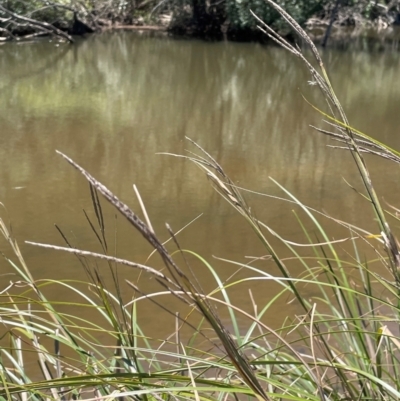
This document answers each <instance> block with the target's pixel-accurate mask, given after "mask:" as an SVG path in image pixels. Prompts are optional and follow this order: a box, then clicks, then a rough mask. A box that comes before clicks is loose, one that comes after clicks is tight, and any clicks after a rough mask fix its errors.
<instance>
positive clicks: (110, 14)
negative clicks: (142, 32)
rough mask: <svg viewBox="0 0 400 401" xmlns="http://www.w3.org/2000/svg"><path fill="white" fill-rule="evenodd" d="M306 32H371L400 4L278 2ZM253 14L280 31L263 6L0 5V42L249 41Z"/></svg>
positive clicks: (391, 21)
mask: <svg viewBox="0 0 400 401" xmlns="http://www.w3.org/2000/svg"><path fill="white" fill-rule="evenodd" d="M277 3H278V4H279V5H280V6H282V7H284V8H285V9H286V10H287V11H288V12H289V13H290V14H291V15H292V16H293V17H294V19H295V20H296V21H297V22H298V23H299V24H300V25H301V26H306V27H308V28H314V27H317V28H318V29H319V30H320V31H321V30H325V31H326V30H328V29H329V30H330V29H332V27H333V28H334V29H335V27H343V26H345V27H365V26H367V27H370V26H373V27H376V28H378V29H379V30H380V31H382V30H384V29H385V28H389V27H391V26H394V25H399V24H400V0H279V1H278V2H277ZM250 10H251V11H253V12H254V13H255V14H256V15H257V16H258V17H259V18H261V19H262V20H263V21H265V22H266V23H267V24H269V25H271V26H272V27H273V28H274V29H277V30H278V31H281V33H283V34H284V35H289V34H290V32H287V31H286V32H285V28H284V24H283V22H282V18H281V16H280V15H279V14H278V13H277V11H276V10H275V9H273V8H272V7H271V6H270V5H269V4H268V3H267V2H265V1H264V0H82V1H81V0H55V1H47V0H25V1H21V0H0V41H2V42H4V41H9V40H21V39H31V38H34V37H37V36H43V35H55V36H57V37H59V38H61V39H62V40H65V41H70V42H72V41H73V36H74V35H82V34H86V33H91V32H101V31H104V30H108V29H115V28H128V27H129V28H134V29H135V27H137V29H163V30H167V31H170V32H172V33H174V34H178V35H189V36H197V37H203V38H208V39H222V38H227V39H233V40H254V39H261V38H262V37H263V36H262V35H261V33H260V31H259V30H257V26H256V21H255V19H254V18H253V17H252V15H251V11H250Z"/></svg>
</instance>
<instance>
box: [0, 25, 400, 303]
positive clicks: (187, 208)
mask: <svg viewBox="0 0 400 401" xmlns="http://www.w3.org/2000/svg"><path fill="white" fill-rule="evenodd" d="M399 57H400V56H399V53H398V52H395V53H390V52H386V53H385V52H381V53H367V52H348V53H346V52H340V51H334V50H327V51H325V53H324V58H325V62H326V65H328V66H329V69H330V72H331V77H332V82H333V84H334V86H335V88H336V91H337V95H338V96H339V97H340V99H342V101H343V105H344V106H345V109H346V110H347V112H348V116H349V119H350V121H351V122H352V123H353V124H354V125H355V126H356V127H357V128H360V129H362V130H366V133H368V134H371V135H373V136H376V137H377V138H378V139H380V140H383V141H386V142H388V143H389V144H390V145H391V146H393V147H397V148H398V149H399V148H400V137H399V136H398V135H396V134H397V132H398V124H399V115H398V105H399V101H400V85H396V84H395V83H396V82H397V80H398V79H397V78H398V77H399V76H400V71H399V69H400V63H399ZM0 69H1V71H2V74H1V76H0V88H1V92H2V96H1V97H0V110H1V111H0V126H1V132H0V145H1V146H0V156H1V160H2V169H1V170H0V196H1V199H0V200H1V201H2V202H4V203H5V205H6V207H7V210H8V211H9V213H10V218H11V220H12V223H13V228H14V232H15V234H16V236H17V238H18V239H19V240H20V241H21V242H22V240H25V239H29V240H36V241H39V242H50V243H57V244H61V243H62V241H61V240H60V238H59V237H58V235H57V234H56V232H55V230H54V228H53V224H54V223H59V225H60V226H61V227H64V228H65V230H66V232H67V234H68V235H69V236H71V238H73V242H74V243H75V244H79V246H81V247H86V248H89V249H93V250H98V249H97V245H96V243H95V240H94V237H93V235H92V233H91V232H90V230H89V229H88V227H87V224H86V222H85V220H84V217H83V214H82V211H81V210H82V208H83V207H84V208H85V209H88V210H91V207H90V196H89V191H88V187H87V184H86V183H85V182H84V180H83V179H82V178H81V177H79V175H78V174H77V173H76V172H75V171H73V169H72V168H71V167H69V166H68V165H67V164H66V163H65V162H63V161H62V160H60V158H59V157H57V156H56V155H55V149H59V150H62V151H63V152H64V153H66V154H67V155H69V156H71V157H72V158H74V159H75V160H76V161H77V162H78V163H81V164H82V165H83V166H84V167H85V168H87V169H88V170H89V171H90V172H91V173H92V174H93V175H94V176H96V177H97V178H98V179H99V180H100V181H102V182H103V183H105V184H106V185H108V186H109V187H110V189H111V190H113V191H114V192H115V193H116V194H118V196H120V198H121V199H123V200H124V201H125V202H127V203H128V204H130V205H132V206H133V207H134V208H135V210H138V203H137V201H136V200H135V197H134V193H133V190H132V184H133V183H135V184H137V186H138V188H139V190H140V192H141V194H142V196H143V198H144V201H145V202H146V205H147V208H148V212H149V214H150V216H151V218H152V221H153V224H154V226H155V227H156V230H157V232H159V233H161V236H162V238H167V234H166V232H165V229H164V222H166V221H167V222H168V223H170V224H171V225H172V227H173V228H174V229H175V230H178V229H179V228H180V227H182V226H184V225H185V224H186V223H188V222H189V221H190V220H192V219H193V218H194V217H196V216H197V215H199V214H200V213H204V215H203V216H202V217H201V218H200V219H199V220H198V221H196V223H194V224H193V225H192V226H191V227H189V228H188V229H187V230H186V231H185V232H184V233H183V234H182V235H181V241H182V242H183V244H184V246H185V247H187V248H191V249H193V250H195V251H197V252H199V253H200V254H202V255H203V256H205V257H206V258H207V259H210V260H211V255H218V256H222V257H226V258H229V259H234V260H241V261H244V260H245V259H244V257H245V256H248V255H251V256H255V255H263V254H265V251H264V250H263V249H262V248H261V246H260V244H259V243H258V242H257V240H256V239H255V237H254V236H253V234H252V233H251V231H250V230H249V228H248V227H247V226H246V224H245V223H243V222H242V220H241V219H240V217H238V216H237V215H236V214H235V212H234V211H233V210H232V209H231V208H230V207H229V206H227V205H226V204H225V203H224V202H223V201H221V200H220V199H219V198H218V197H217V196H216V195H215V194H213V192H212V190H211V189H210V185H209V183H208V182H207V180H206V179H205V178H204V177H203V176H202V175H201V173H199V172H198V170H197V169H196V168H195V167H194V166H191V165H189V164H188V163H185V162H183V161H182V160H179V159H175V158H172V157H169V156H161V155H156V153H157V152H164V151H166V152H176V153H182V152H184V150H185V149H191V150H194V148H193V147H191V146H190V145H189V144H188V143H187V142H186V141H185V140H184V137H185V135H187V136H189V137H191V138H192V139H194V140H196V141H198V142H199V143H200V144H201V145H202V146H203V147H204V148H205V149H206V150H207V151H209V152H210V153H211V154H212V155H213V156H214V157H215V158H216V159H217V160H218V161H219V162H220V163H221V164H222V165H223V166H224V168H225V169H226V171H227V173H228V174H229V175H230V176H231V177H232V179H233V180H234V181H235V182H237V183H238V185H240V186H243V187H247V188H250V189H252V190H255V191H260V192H266V193H270V194H272V195H279V196H282V195H283V192H282V191H281V190H279V189H278V187H277V186H276V185H274V184H273V183H272V182H271V181H270V180H269V178H268V177H269V176H272V177H273V178H275V179H276V180H277V181H278V182H279V183H280V184H282V185H283V186H285V187H286V188H288V189H289V190H290V191H292V192H293V193H294V194H295V195H296V196H297V197H298V198H299V199H300V200H302V201H304V202H306V203H307V204H309V205H311V206H314V207H316V208H318V209H323V210H326V211H327V212H328V213H330V214H331V215H334V216H337V217H339V218H342V219H346V220H350V221H352V222H355V223H358V224H361V225H363V226H364V227H366V228H370V229H375V228H374V227H373V225H371V213H370V210H369V206H368V205H367V204H366V202H364V201H363V200H361V199H360V197H358V196H357V195H355V194H354V192H353V191H352V190H351V189H349V188H348V187H347V185H346V184H345V182H344V181H343V180H342V177H344V178H346V179H347V180H348V181H349V182H350V183H351V184H352V185H355V186H357V188H361V183H360V180H359V178H358V176H357V172H356V169H355V167H354V165H353V162H352V160H351V158H350V157H349V155H347V154H345V153H344V152H341V151H337V150H332V149H328V148H326V147H325V146H324V145H325V144H326V143H328V140H327V139H326V138H324V137H322V136H320V135H319V134H317V133H316V132H313V131H312V130H311V129H310V128H308V125H309V124H314V125H321V118H320V116H319V115H318V114H317V113H316V112H314V111H313V110H312V108H311V107H310V106H309V105H307V103H306V102H305V101H304V100H303V99H302V97H301V94H304V95H305V96H306V97H307V99H308V100H309V101H310V102H312V103H313V104H317V105H318V106H319V107H323V103H321V95H320V93H319V92H318V90H317V89H316V88H315V87H310V86H308V85H307V81H308V80H309V79H310V76H309V74H308V73H307V72H306V71H305V70H304V68H302V67H300V64H299V61H298V60H297V59H295V58H294V57H292V56H290V55H288V54H287V53H286V52H284V51H282V50H280V49H277V48H265V47H262V46H260V45H255V44H234V43H202V42H198V41H186V40H180V41H174V40H171V39H168V38H158V39H157V38H149V37H146V36H143V37H141V36H139V35H135V34H132V33H126V34H123V33H119V34H105V35H99V36H93V37H91V38H89V39H87V40H85V41H82V42H80V43H77V45H74V46H69V45H65V46H60V47H57V48H56V47H54V45H52V44H49V43H46V42H43V43H40V44H36V45H24V46H18V45H4V46H2V47H0ZM370 163H371V165H372V166H373V176H377V177H378V180H377V181H376V186H377V190H378V191H379V192H380V193H382V194H383V195H384V196H385V199H387V201H388V202H389V203H393V204H397V205H398V203H396V202H398V199H397V198H396V197H395V190H394V189H395V188H397V186H396V185H397V182H398V172H397V168H395V169H393V167H392V171H390V174H388V173H387V169H389V168H390V164H388V163H384V162H382V161H381V160H371V161H370ZM15 187H22V188H20V189H19V190H16V189H15ZM13 188H14V189H13ZM247 198H248V199H249V202H250V203H251V204H252V206H253V208H254V210H255V213H256V214H257V216H258V217H259V218H260V219H261V220H263V221H265V222H267V223H268V224H270V225H271V227H272V228H273V229H274V230H276V231H278V232H280V233H282V235H283V236H284V237H285V238H287V239H290V240H292V241H297V242H305V238H304V236H303V234H302V231H301V228H300V226H299V225H298V224H297V223H296V222H295V218H294V216H293V213H292V212H291V210H292V209H293V205H283V204H282V202H278V201H275V200H268V199H265V198H260V197H257V196H255V195H250V194H248V195H247ZM105 212H106V214H107V217H108V218H109V223H108V224H109V236H110V240H111V241H113V232H114V229H113V227H114V219H113V216H114V212H113V211H112V209H111V208H108V207H106V206H105ZM91 216H93V213H91ZM93 217H94V216H93ZM120 220H121V219H120ZM329 235H330V236H332V237H335V238H338V237H340V236H343V235H347V234H346V233H343V231H342V230H340V229H338V228H337V227H336V226H334V225H330V226H329ZM3 248H4V246H3V245H2V249H3ZM23 248H24V251H25V252H26V255H27V260H28V263H30V265H31V267H32V268H33V270H35V271H36V272H37V274H40V275H49V274H50V275H54V276H55V277H56V276H57V277H60V276H62V275H64V274H67V275H74V274H77V273H76V272H77V271H78V269H79V267H77V265H76V264H74V263H75V260H74V259H73V258H72V257H71V256H69V255H60V254H54V253H53V252H47V251H46V252H45V254H43V251H42V250H38V249H32V248H29V247H26V246H23ZM280 252H281V253H283V254H284V252H285V250H284V249H282V250H280ZM118 253H119V255H121V256H125V257H129V258H133V259H136V260H138V261H139V262H143V261H144V260H145V259H146V256H147V254H148V253H149V248H148V247H143V245H142V242H141V240H140V238H139V236H136V235H135V234H133V233H132V230H131V229H130V227H128V225H127V224H124V223H123V222H120V223H118ZM215 263H217V264H218V265H221V267H220V268H221V269H225V270H226V272H227V274H228V273H229V272H230V267H227V266H226V265H225V264H222V263H219V262H215ZM71 266H74V267H71ZM296 268H297V267H296ZM263 288H264V287H263ZM260 291H261V292H262V291H264V290H262V289H260ZM244 292H245V293H246V294H247V291H244ZM246 297H247V295H246Z"/></svg>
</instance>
